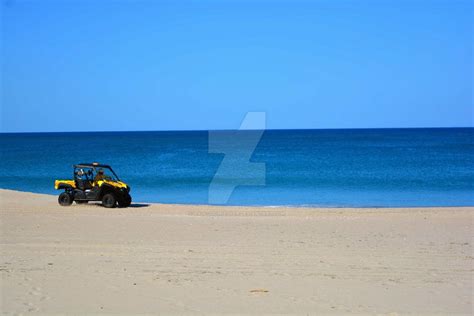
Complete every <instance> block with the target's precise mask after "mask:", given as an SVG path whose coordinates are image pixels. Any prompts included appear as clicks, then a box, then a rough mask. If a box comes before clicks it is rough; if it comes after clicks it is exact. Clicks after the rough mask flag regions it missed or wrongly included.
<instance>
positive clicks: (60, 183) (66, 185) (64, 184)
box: [54, 180, 76, 190]
mask: <svg viewBox="0 0 474 316" xmlns="http://www.w3.org/2000/svg"><path fill="white" fill-rule="evenodd" d="M54 188H55V189H56V190H63V189H75V188H76V182H75V181H74V180H56V181H54Z"/></svg>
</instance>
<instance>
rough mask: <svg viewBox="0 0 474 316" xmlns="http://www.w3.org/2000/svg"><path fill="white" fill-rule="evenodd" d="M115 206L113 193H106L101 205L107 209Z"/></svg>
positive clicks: (115, 201)
mask: <svg viewBox="0 0 474 316" xmlns="http://www.w3.org/2000/svg"><path fill="white" fill-rule="evenodd" d="M116 204H117V199H116V198H115V195H114V194H113V193H107V194H106V195H104V197H103V198H102V205H103V206H105V207H107V208H113V207H115V205H116Z"/></svg>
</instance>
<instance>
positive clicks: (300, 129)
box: [0, 126, 474, 134]
mask: <svg viewBox="0 0 474 316" xmlns="http://www.w3.org/2000/svg"><path fill="white" fill-rule="evenodd" d="M471 128H472V129H474V126H454V127H446V126H443V127H328V128H264V129H230V128H229V129H182V130H179V129H176V130H174V129H168V130H112V131H42V132H38V131H35V132H24V131H22V132H0V134H67V133H146V132H211V131H212V132H228V131H257V130H258V131H260V130H263V131H310V130H380V129H471Z"/></svg>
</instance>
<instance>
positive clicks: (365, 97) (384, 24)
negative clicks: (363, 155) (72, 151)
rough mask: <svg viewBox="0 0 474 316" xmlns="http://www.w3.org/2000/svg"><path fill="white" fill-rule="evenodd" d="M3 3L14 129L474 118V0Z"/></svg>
mask: <svg viewBox="0 0 474 316" xmlns="http://www.w3.org/2000/svg"><path fill="white" fill-rule="evenodd" d="M0 1H2V2H1V5H0V10H1V12H0V19H1V41H0V60H1V78H0V80H1V90H0V94H1V95H0V96H1V98H0V102H1V104H0V105H1V121H0V125H1V126H0V131H1V132H59V131H128V130H207V129H235V128H238V127H239V125H240V123H241V121H242V119H243V118H244V117H245V115H246V113H247V112H265V117H266V127H267V128H270V129H289V128H379V127H382V128H388V127H465V126H470V127H472V126H473V125H474V123H473V122H474V114H473V108H474V104H473V72H474V65H473V47H472V46H473V42H474V36H473V33H474V31H473V22H472V21H473V2H472V1H468V0H466V1H462V0H446V1H441V0H436V1H435V0H433V1H430V0H424V1H417V0H414V1H407V0H398V1H390V0H384V1H363V0H360V1H357V0H353V1H344V0H340V1H317V0H314V1H299V0H294V1H290V0H288V1H281V0H280V1H270V0H266V1H265V0H254V1H250V0H245V1H244V0H241V1H226V0H223V1H206V0H203V1H186V0H182V1H125V0H123V1H112V0H105V1H74V0H63V1H48V0H41V1H37V0H31V1H21V0H17V1H16V0H0Z"/></svg>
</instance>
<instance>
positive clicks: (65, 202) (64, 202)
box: [58, 192, 74, 206]
mask: <svg viewBox="0 0 474 316" xmlns="http://www.w3.org/2000/svg"><path fill="white" fill-rule="evenodd" d="M73 200H74V197H73V196H72V194H70V193H67V192H63V193H61V194H60V195H59V197H58V203H59V205H61V206H69V205H71V204H72V201H73Z"/></svg>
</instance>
